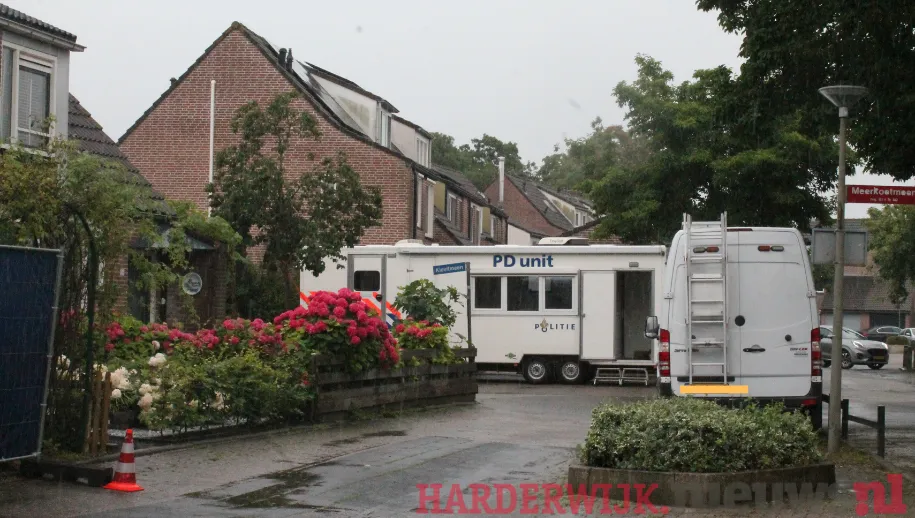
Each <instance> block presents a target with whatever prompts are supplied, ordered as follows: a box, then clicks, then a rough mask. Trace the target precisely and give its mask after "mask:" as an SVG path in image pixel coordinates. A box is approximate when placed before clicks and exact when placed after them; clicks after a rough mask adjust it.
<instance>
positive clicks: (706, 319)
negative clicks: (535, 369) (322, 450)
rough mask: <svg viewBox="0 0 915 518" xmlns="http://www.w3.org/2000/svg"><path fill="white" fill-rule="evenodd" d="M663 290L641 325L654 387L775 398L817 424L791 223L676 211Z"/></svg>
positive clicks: (727, 399) (813, 332)
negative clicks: (699, 217) (762, 224)
mask: <svg viewBox="0 0 915 518" xmlns="http://www.w3.org/2000/svg"><path fill="white" fill-rule="evenodd" d="M663 293H664V295H663V297H664V299H663V301H662V302H661V310H660V315H658V316H652V317H649V318H648V322H647V325H646V333H645V334H646V336H647V337H649V338H656V339H658V340H659V342H660V345H659V352H658V386H659V390H660V392H661V395H664V396H692V397H702V398H709V399H713V400H716V401H719V402H722V403H739V402H742V401H746V398H748V397H749V398H751V399H753V400H756V401H759V402H760V403H765V402H769V401H782V402H784V403H785V406H786V407H789V408H802V409H804V410H805V411H806V412H808V413H809V414H810V416H811V421H812V423H813V425H814V427H815V428H819V427H820V426H821V424H822V403H821V398H820V396H821V394H822V359H821V356H820V344H819V340H820V336H819V325H818V318H817V309H816V291H815V289H814V285H813V276H812V272H811V267H810V261H809V259H808V255H807V248H806V245H805V243H804V239H803V236H801V233H800V232H798V231H797V229H793V228H756V227H754V228H728V227H727V216H726V215H722V218H721V220H720V221H714V222H693V221H692V220H691V219H690V217H689V216H688V215H687V216H684V221H683V229H682V230H680V231H679V232H677V234H676V235H675V236H674V239H673V241H672V243H671V247H670V254H669V255H668V258H667V264H666V269H665V273H664V289H663Z"/></svg>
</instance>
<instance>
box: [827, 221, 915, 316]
mask: <svg viewBox="0 0 915 518" xmlns="http://www.w3.org/2000/svg"><path fill="white" fill-rule="evenodd" d="M865 223H866V220H863V219H846V220H845V229H846V230H850V231H864V230H867V227H866V225H865ZM878 271H879V268H878V267H877V265H876V264H875V263H874V260H873V255H872V254H871V253H868V255H867V264H866V265H865V266H846V267H845V282H844V285H843V292H844V293H843V306H844V311H843V326H844V327H848V328H850V329H854V330H860V331H866V330H868V329H870V328H872V327H877V326H896V327H903V328H905V327H912V325H913V323H915V322H913V318H912V315H913V313H915V296H913V290H912V289H911V288H910V289H909V294H908V297H907V298H906V300H905V301H903V302H902V303H901V304H899V305H896V304H894V303H892V302H891V301H890V287H889V284H888V283H887V282H886V281H884V280H883V279H882V278H880V276H879V275H878ZM820 299H821V300H820V301H819V310H820V323H821V324H824V325H831V324H832V319H833V309H834V300H833V293H832V290H830V289H826V290H825V293H823V294H822V295H821V297H820Z"/></svg>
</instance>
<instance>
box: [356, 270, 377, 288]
mask: <svg viewBox="0 0 915 518" xmlns="http://www.w3.org/2000/svg"><path fill="white" fill-rule="evenodd" d="M380 289H381V272H376V271H374V270H359V271H356V272H355V273H353V290H355V291H378V290H380Z"/></svg>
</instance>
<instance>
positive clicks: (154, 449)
mask: <svg viewBox="0 0 915 518" xmlns="http://www.w3.org/2000/svg"><path fill="white" fill-rule="evenodd" d="M314 427H315V424H311V423H309V424H303V425H297V426H285V427H283V428H277V429H274V430H263V431H260V432H250V433H244V432H242V433H237V434H232V435H227V436H225V437H213V438H210V439H198V440H188V441H187V442H181V443H177V444H165V445H162V446H150V447H148V448H138V449H137V450H135V452H134V457H146V456H148V455H155V454H156V453H167V452H170V451H176V450H183V449H187V448H195V447H198V446H207V445H210V444H219V443H223V442H228V441H232V440H236V439H241V438H245V439H252V438H257V437H268V436H271V435H279V434H283V433H292V432H296V431H300V430H308V429H313V428H314ZM134 442H136V440H135V441H134ZM120 455H121V454H120V452H118V453H110V454H108V455H102V456H99V457H94V458H92V459H86V460H81V461H78V462H74V463H73V465H75V466H85V465H88V464H99V463H102V462H114V461H116V460H118V458H120Z"/></svg>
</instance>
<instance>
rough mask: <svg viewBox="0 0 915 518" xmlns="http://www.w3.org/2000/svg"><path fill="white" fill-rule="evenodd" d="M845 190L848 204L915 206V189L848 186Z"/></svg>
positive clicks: (885, 186) (884, 186)
mask: <svg viewBox="0 0 915 518" xmlns="http://www.w3.org/2000/svg"><path fill="white" fill-rule="evenodd" d="M845 189H846V191H845V201H846V202H847V203H878V204H884V205H915V187H899V186H895V185H848V186H846V187H845Z"/></svg>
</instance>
